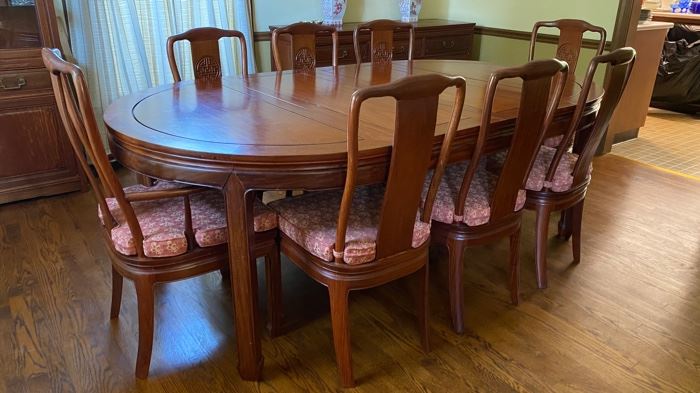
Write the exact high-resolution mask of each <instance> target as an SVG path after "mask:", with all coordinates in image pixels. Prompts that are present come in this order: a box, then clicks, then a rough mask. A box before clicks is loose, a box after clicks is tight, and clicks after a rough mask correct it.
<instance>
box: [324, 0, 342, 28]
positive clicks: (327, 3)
mask: <svg viewBox="0 0 700 393" xmlns="http://www.w3.org/2000/svg"><path fill="white" fill-rule="evenodd" d="M347 7H348V1H347V0H321V11H322V13H323V24H324V25H333V26H340V25H342V24H343V15H345V10H346V9H347Z"/></svg>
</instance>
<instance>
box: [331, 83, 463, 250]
mask: <svg viewBox="0 0 700 393" xmlns="http://www.w3.org/2000/svg"><path fill="white" fill-rule="evenodd" d="M450 86H455V87H456V93H455V100H454V107H453V110H452V117H451V119H450V124H449V127H448V130H447V133H446V134H445V136H444V140H443V144H442V149H441V151H440V156H439V159H438V163H437V166H436V168H435V172H434V174H433V179H432V182H431V184H430V188H429V191H428V194H427V197H426V200H425V203H424V204H423V206H422V207H423V212H422V215H421V220H422V221H423V222H426V223H429V222H430V217H431V213H432V208H433V203H434V201H435V195H436V194H437V189H438V186H439V185H440V181H441V179H442V174H443V172H444V170H445V165H446V163H447V159H448V156H449V153H450V148H451V144H452V140H453V139H454V135H455V133H456V130H457V126H458V125H459V119H460V116H461V114H462V108H463V106H464V96H465V92H466V81H465V79H464V78H463V77H460V76H457V77H447V76H444V75H439V74H427V75H419V76H409V77H406V78H403V79H400V80H397V81H395V82H392V83H388V84H385V85H378V86H371V87H367V88H364V89H360V90H357V91H355V93H353V95H352V101H351V104H350V113H349V116H348V126H347V132H348V169H347V176H346V179H345V190H344V192H343V198H342V202H341V205H340V213H339V215H338V227H337V232H336V242H335V250H334V252H333V254H334V256H335V260H336V262H343V252H344V247H345V233H346V230H347V224H348V218H349V215H350V214H351V212H350V207H351V205H352V198H353V194H354V191H355V183H356V178H357V161H358V139H359V137H358V129H359V125H360V110H361V107H362V104H363V103H364V102H365V101H366V100H368V99H370V98H376V97H393V98H394V99H395V100H396V121H395V125H394V127H395V128H394V142H393V147H392V150H391V162H390V164H389V173H388V177H387V182H386V190H385V194H384V201H383V204H382V210H381V213H380V220H379V228H378V233H377V253H376V258H377V259H381V258H385V257H388V256H391V255H394V254H397V253H399V252H402V251H405V250H408V249H410V248H411V239H412V236H413V228H414V225H415V220H416V214H417V212H418V209H419V207H420V203H421V192H422V190H423V181H424V179H425V176H426V174H427V171H428V167H429V166H430V162H431V156H432V151H433V143H434V138H435V123H436V119H437V110H438V102H439V97H440V94H441V93H442V92H443V91H444V90H445V89H447V88H448V87H450Z"/></svg>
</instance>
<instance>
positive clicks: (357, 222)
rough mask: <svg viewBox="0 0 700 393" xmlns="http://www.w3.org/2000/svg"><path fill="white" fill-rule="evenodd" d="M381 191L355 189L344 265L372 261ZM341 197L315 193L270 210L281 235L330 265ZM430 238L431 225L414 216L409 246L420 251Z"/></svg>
mask: <svg viewBox="0 0 700 393" xmlns="http://www.w3.org/2000/svg"><path fill="white" fill-rule="evenodd" d="M384 190H385V188H384V185H373V186H366V187H357V188H356V189H355V194H354V196H353V200H352V208H351V210H350V218H349V220H348V229H347V232H346V235H345V251H344V260H345V263H347V264H351V265H356V264H361V263H366V262H370V261H373V260H374V258H375V255H376V248H377V244H376V240H377V231H378V227H379V215H380V212H381V207H382V202H383V198H384ZM342 197H343V192H342V191H340V190H338V191H324V192H316V193H309V194H304V195H300V196H296V197H293V198H285V199H281V200H278V201H275V202H271V203H270V207H271V208H273V209H274V210H276V211H277V214H278V218H279V229H280V231H282V232H283V233H284V234H285V235H287V236H288V237H289V238H290V239H292V240H293V241H294V242H295V243H297V244H298V245H300V246H301V247H303V248H304V249H305V250H306V251H308V252H309V253H311V254H313V255H315V256H316V257H318V258H321V259H323V260H324V261H328V262H331V261H333V248H334V245H335V235H336V230H337V226H338V212H339V209H340V202H341V200H342ZM429 236H430V224H428V223H424V222H422V221H420V220H419V219H418V215H417V212H416V223H415V226H414V229H413V239H412V246H413V247H414V248H417V247H420V246H421V245H423V244H424V243H425V242H426V241H427V240H428V238H429Z"/></svg>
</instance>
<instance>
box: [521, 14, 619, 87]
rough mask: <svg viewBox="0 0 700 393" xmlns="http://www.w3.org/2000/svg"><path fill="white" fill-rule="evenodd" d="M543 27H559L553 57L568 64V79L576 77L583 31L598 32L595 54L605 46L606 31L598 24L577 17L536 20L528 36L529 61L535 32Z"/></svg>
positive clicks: (533, 46)
mask: <svg viewBox="0 0 700 393" xmlns="http://www.w3.org/2000/svg"><path fill="white" fill-rule="evenodd" d="M543 27H554V28H557V29H559V42H558V43H557V53H556V55H555V56H554V57H555V58H557V59H559V60H564V61H565V62H567V63H568V64H569V80H574V79H575V78H576V66H577V65H578V58H579V56H580V55H581V46H582V45H583V34H584V33H586V32H588V31H591V32H594V33H598V35H599V39H598V46H597V48H596V55H600V54H602V53H603V48H605V40H606V35H607V33H606V31H605V29H604V28H602V27H600V26H595V25H592V24H590V23H588V22H586V21H583V20H578V19H559V20H554V21H548V22H537V23H535V26H534V27H533V28H532V36H531V37H530V56H529V60H530V61H532V60H534V59H535V46H536V44H537V34H538V33H539V30H540V29H541V28H543Z"/></svg>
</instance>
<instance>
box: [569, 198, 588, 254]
mask: <svg viewBox="0 0 700 393" xmlns="http://www.w3.org/2000/svg"><path fill="white" fill-rule="evenodd" d="M584 201H585V199H584V200H582V201H581V202H579V203H578V204H577V205H576V206H574V207H573V208H571V235H572V240H571V245H572V249H573V252H574V263H579V262H580V261H581V223H582V221H583V202H584Z"/></svg>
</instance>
